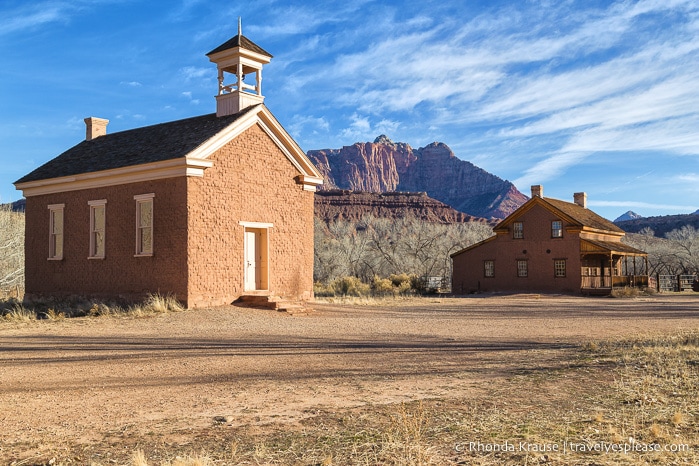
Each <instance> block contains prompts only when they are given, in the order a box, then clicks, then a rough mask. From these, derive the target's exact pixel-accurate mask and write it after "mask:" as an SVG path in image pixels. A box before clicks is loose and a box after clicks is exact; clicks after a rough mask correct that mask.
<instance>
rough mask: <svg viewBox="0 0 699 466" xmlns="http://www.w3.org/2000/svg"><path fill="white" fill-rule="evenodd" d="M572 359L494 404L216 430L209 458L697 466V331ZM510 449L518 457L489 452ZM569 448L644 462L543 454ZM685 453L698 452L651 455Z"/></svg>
mask: <svg viewBox="0 0 699 466" xmlns="http://www.w3.org/2000/svg"><path fill="white" fill-rule="evenodd" d="M574 358H576V360H572V361H570V362H571V367H570V368H569V369H565V370H563V371H561V370H558V371H551V372H546V373H543V374H542V373H537V374H523V375H518V376H515V377H513V378H512V379H510V380H507V381H503V382H502V383H498V384H497V385H493V386H492V387H491V389H490V391H489V393H488V395H486V396H480V397H474V398H469V399H448V398H446V399H440V400H425V401H420V402H413V403H401V404H396V405H382V406H368V407H366V408H361V409H355V410H351V411H344V412H317V413H316V415H315V416H314V417H312V418H310V419H309V420H307V421H304V422H303V426H302V428H300V429H289V428H288V427H286V428H285V427H283V426H278V427H273V426H272V427H269V428H268V429H266V430H264V431H263V432H262V433H261V432H260V431H259V429H251V430H247V431H246V430H236V432H235V434H234V435H233V436H232V435H231V433H229V432H226V431H225V426H220V427H214V428H212V429H211V431H209V432H207V433H206V436H207V438H209V439H210V441H211V442H209V443H204V444H202V448H206V450H205V451H207V452H208V453H209V456H208V457H207V458H210V459H211V461H213V463H215V464H318V465H321V464H322V465H367V466H369V465H379V464H380V465H446V464H473V465H488V466H495V465H521V464H546V465H569V464H585V465H588V464H595V465H651V464H684V465H696V464H699V407H698V406H697V400H698V399H699V371H698V369H699V332H696V331H695V332H686V333H682V334H675V335H670V336H664V337H653V338H636V339H629V340H621V341H597V342H591V343H590V344H588V345H586V346H585V347H584V348H580V349H579V350H578V353H577V356H574ZM232 437H234V438H232ZM216 442H218V443H219V444H220V445H229V446H230V448H228V449H225V448H221V447H220V446H217V445H216ZM469 442H474V443H476V444H477V443H480V444H481V445H483V446H484V447H483V449H481V450H478V447H477V445H476V446H475V447H470V446H469ZM520 442H522V444H523V445H525V446H527V447H528V448H529V451H526V449H525V450H520V445H521V444H520ZM507 443H509V444H510V445H512V446H513V447H515V448H516V451H514V452H509V451H505V452H502V451H501V452H493V451H485V448H486V447H485V446H487V445H494V444H498V445H504V444H507ZM571 444H575V445H577V446H578V447H577V448H578V449H579V448H580V445H584V446H586V447H595V446H598V447H601V448H605V446H606V448H612V447H611V446H612V445H616V446H619V447H620V448H624V447H626V448H633V447H634V445H635V448H640V449H645V450H646V451H633V452H626V453H623V452H616V453H615V452H613V451H607V452H600V451H587V452H581V451H570V449H568V451H566V452H563V451H544V452H542V451H538V450H537V449H539V450H540V449H544V448H546V447H547V446H549V447H550V446H552V445H557V446H558V447H560V448H561V449H562V448H563V447H564V445H567V446H568V448H570V445H571ZM681 445H687V446H689V450H688V451H681V452H672V453H670V452H665V451H649V450H652V449H654V448H663V447H666V446H667V447H672V446H678V447H681ZM200 458H201V457H200ZM213 463H212V464H213ZM161 464H170V463H167V462H162V463H161ZM184 464H190V463H184ZM191 464H198V463H191ZM202 464H206V463H202ZM134 466H136V464H135V463H134ZM139 466H140V465H139Z"/></svg>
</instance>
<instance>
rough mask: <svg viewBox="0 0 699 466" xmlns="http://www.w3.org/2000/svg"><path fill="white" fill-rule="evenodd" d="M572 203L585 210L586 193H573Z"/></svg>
mask: <svg viewBox="0 0 699 466" xmlns="http://www.w3.org/2000/svg"><path fill="white" fill-rule="evenodd" d="M573 202H574V203H576V204H577V205H579V206H580V207H582V208H583V209H587V193H574V194H573Z"/></svg>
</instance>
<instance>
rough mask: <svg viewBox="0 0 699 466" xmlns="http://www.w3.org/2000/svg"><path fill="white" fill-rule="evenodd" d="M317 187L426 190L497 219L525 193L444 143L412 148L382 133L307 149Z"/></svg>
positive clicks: (467, 210) (461, 207)
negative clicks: (333, 146) (319, 181)
mask: <svg viewBox="0 0 699 466" xmlns="http://www.w3.org/2000/svg"><path fill="white" fill-rule="evenodd" d="M308 156H309V157H310V158H311V160H312V161H313V162H314V163H315V165H316V167H318V169H319V170H320V171H321V172H322V174H323V177H324V181H325V182H324V185H323V186H322V188H321V189H322V190H337V189H340V190H347V191H362V192H371V193H386V192H404V193H405V192H425V193H427V196H429V197H431V198H433V199H436V200H438V201H441V202H443V203H445V204H447V205H448V206H450V207H452V208H454V209H456V210H458V211H460V212H463V213H465V214H468V215H471V216H474V217H484V218H495V219H502V218H505V217H506V216H507V215H509V214H510V213H512V212H513V211H514V210H516V209H517V208H518V207H519V206H520V205H522V204H523V203H524V202H526V200H527V199H528V198H527V197H526V196H525V195H524V194H522V193H520V192H519V191H518V190H517V188H515V186H514V185H513V184H512V183H510V182H509V181H506V180H503V179H501V178H499V177H497V176H495V175H493V174H491V173H488V172H487V171H485V170H483V169H481V168H479V167H477V166H475V165H473V164H472V163H470V162H467V161H465V160H461V159H459V158H457V157H456V156H455V155H454V153H453V152H452V150H451V149H450V148H449V146H447V145H446V144H444V143H440V142H435V143H432V144H429V145H428V146H426V147H421V148H419V149H413V148H412V147H410V145H408V144H406V143H402V142H399V143H394V142H393V141H391V140H390V139H389V138H388V137H386V136H385V135H381V136H379V137H378V138H376V140H374V142H366V143H362V142H358V143H355V144H353V145H351V146H345V147H343V148H341V149H323V150H311V151H308Z"/></svg>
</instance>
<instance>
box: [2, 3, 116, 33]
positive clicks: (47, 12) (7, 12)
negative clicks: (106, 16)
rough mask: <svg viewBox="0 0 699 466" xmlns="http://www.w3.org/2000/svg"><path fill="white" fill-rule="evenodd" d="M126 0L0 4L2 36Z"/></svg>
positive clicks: (59, 21) (64, 19)
mask: <svg viewBox="0 0 699 466" xmlns="http://www.w3.org/2000/svg"><path fill="white" fill-rule="evenodd" d="M123 1H124V0H73V1H65V0H48V1H43V2H38V3H34V2H31V3H24V2H22V5H21V6H17V7H14V8H13V7H12V6H11V5H9V6H8V5H4V6H0V13H1V14H2V16H3V19H2V21H1V22H0V36H3V35H7V34H13V33H18V32H23V31H30V30H34V29H36V28H38V27H41V26H44V25H47V24H50V23H67V22H68V21H70V19H71V18H72V17H73V16H74V15H76V14H77V13H79V12H80V11H83V10H86V9H88V8H91V7H95V6H99V5H101V4H105V3H120V2H123Z"/></svg>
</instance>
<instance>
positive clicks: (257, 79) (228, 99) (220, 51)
mask: <svg viewBox="0 0 699 466" xmlns="http://www.w3.org/2000/svg"><path fill="white" fill-rule="evenodd" d="M206 56H207V57H209V60H210V61H212V62H213V63H216V67H217V68H218V94H217V95H216V116H219V117H221V116H225V115H233V114H234V113H238V112H239V111H241V110H243V109H245V108H247V107H251V106H253V105H257V104H261V103H262V102H264V100H265V97H264V96H263V95H262V67H263V66H264V65H265V64H267V63H269V61H270V60H271V59H272V55H270V54H269V53H268V52H266V51H265V50H264V49H263V48H262V47H260V46H259V45H257V44H255V43H254V42H253V41H251V40H250V39H248V38H247V37H245V36H244V35H243V28H242V24H241V21H240V18H238V35H236V36H234V37H233V38H231V39H229V40H228V41H227V42H225V43H223V44H221V45H219V46H218V47H216V48H215V49H213V50H212V51H211V52H209V53H207V54H206ZM253 75H254V76H253ZM246 79H247V81H248V82H245V81H246ZM226 81H228V82H226Z"/></svg>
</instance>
